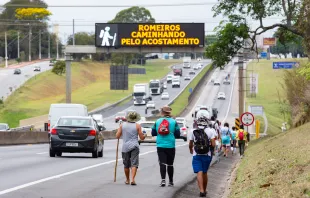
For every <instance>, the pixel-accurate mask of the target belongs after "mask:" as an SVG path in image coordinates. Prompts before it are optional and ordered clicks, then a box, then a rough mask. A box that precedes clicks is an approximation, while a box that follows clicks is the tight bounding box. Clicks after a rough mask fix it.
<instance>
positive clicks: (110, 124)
mask: <svg viewBox="0 0 310 198" xmlns="http://www.w3.org/2000/svg"><path fill="white" fill-rule="evenodd" d="M209 62H210V61H204V62H203V64H204V67H205V66H206V65H207V64H209ZM202 69H203V68H202ZM202 69H200V70H197V71H196V74H195V75H190V76H191V78H192V79H193V78H194V77H196V76H197V75H198V74H199V73H200V72H201V71H202ZM191 70H192V69H184V70H183V76H182V77H181V87H180V88H172V84H171V83H170V84H167V89H166V90H165V91H167V92H168V93H169V100H162V99H161V95H153V96H152V100H153V101H154V102H155V106H156V109H159V108H160V107H162V106H164V105H167V104H168V103H169V102H170V101H172V100H173V99H174V98H175V97H176V96H177V95H178V94H179V93H180V92H181V91H182V90H183V88H185V87H186V86H187V85H188V84H189V83H190V82H191V81H185V80H184V76H186V75H189V72H190V71H191ZM145 108H146V106H145V105H137V106H134V105H132V106H129V107H127V108H124V109H123V111H127V110H136V111H137V112H138V113H139V114H140V115H141V116H145V117H147V116H151V115H152V114H151V111H152V110H153V109H149V110H148V112H147V114H145ZM113 111H114V113H115V112H116V111H115V109H113ZM110 115H111V114H110ZM114 117H115V115H113V114H112V116H109V117H107V118H105V119H104V122H105V123H106V124H105V126H106V128H107V130H114V129H116V128H117V127H118V126H119V124H118V123H115V120H114Z"/></svg>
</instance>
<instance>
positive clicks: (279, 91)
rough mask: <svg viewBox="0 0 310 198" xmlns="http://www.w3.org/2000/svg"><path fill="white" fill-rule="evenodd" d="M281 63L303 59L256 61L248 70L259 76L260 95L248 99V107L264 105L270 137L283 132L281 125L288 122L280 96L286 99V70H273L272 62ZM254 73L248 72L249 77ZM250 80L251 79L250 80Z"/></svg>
mask: <svg viewBox="0 0 310 198" xmlns="http://www.w3.org/2000/svg"><path fill="white" fill-rule="evenodd" d="M275 61H276V62H280V61H284V62H287V61H302V59H298V60H296V59H280V60H279V59H274V60H260V61H259V62H257V61H256V60H254V61H253V62H251V63H250V64H249V65H248V66H247V70H254V71H253V73H256V74H258V94H257V95H256V97H255V98H246V104H247V106H248V105H262V106H263V107H264V111H265V114H266V116H267V119H268V131H267V134H268V135H275V134H277V133H280V132H281V125H282V123H283V122H287V116H286V118H285V119H284V116H283V115H282V114H281V104H280V103H279V96H280V98H281V99H282V100H283V98H286V95H285V92H284V90H283V88H282V85H283V76H284V69H273V68H272V62H275ZM251 73H252V71H248V73H247V76H249V74H251ZM249 80H250V79H249Z"/></svg>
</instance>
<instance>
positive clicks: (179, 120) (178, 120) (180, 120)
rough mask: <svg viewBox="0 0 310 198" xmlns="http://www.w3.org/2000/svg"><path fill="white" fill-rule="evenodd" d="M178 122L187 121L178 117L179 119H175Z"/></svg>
mask: <svg viewBox="0 0 310 198" xmlns="http://www.w3.org/2000/svg"><path fill="white" fill-rule="evenodd" d="M175 120H176V121H177V122H184V121H185V119H184V118H177V119H175Z"/></svg>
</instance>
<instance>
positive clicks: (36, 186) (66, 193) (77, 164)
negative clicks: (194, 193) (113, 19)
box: [0, 64, 238, 198]
mask: <svg viewBox="0 0 310 198" xmlns="http://www.w3.org/2000/svg"><path fill="white" fill-rule="evenodd" d="M236 71H237V67H234V66H233V65H232V64H229V65H228V66H226V67H225V70H217V71H215V72H214V74H213V75H216V76H218V79H219V80H220V81H221V82H222V80H223V79H224V77H225V76H226V75H227V73H230V75H231V85H223V84H221V85H220V86H214V85H213V83H210V82H209V83H206V85H205V87H204V89H203V91H202V93H201V95H200V98H199V99H198V100H197V103H196V104H197V105H198V104H204V105H207V106H210V105H214V106H215V107H218V108H219V119H220V120H224V119H225V118H226V119H229V118H231V117H232V113H231V106H232V105H233V104H230V98H233V97H230V94H231V93H233V94H236V93H238V91H237V90H233V91H232V88H233V85H232V83H233V82H234V80H236V79H235V74H236ZM219 91H223V92H225V93H226V100H217V99H216V97H217V93H218V92H219ZM193 109H194V107H193ZM191 112H192V111H191ZM226 115H227V116H226ZM186 118H187V121H188V122H189V126H192V125H191V123H192V118H191V113H189V114H188V115H187V116H186ZM120 148H121V143H120ZM115 152H116V140H109V141H105V145H104V156H103V158H97V159H93V158H91V155H90V154H70V153H64V154H63V157H56V158H50V157H49V155H48V145H47V144H43V145H24V146H9V147H0V163H1V166H0V197H1V198H2V197H6V198H11V197H14V198H19V197H31V198H32V197H33V198H36V197H38V198H41V197H44V198H46V197H66V198H67V197H68V198H70V197H72V198H76V197H81V198H82V197H83V198H84V197H89V198H90V197H92V198H93V197H94V198H96V197H98V198H99V197H108V198H121V197H135V198H140V197H141V198H142V197H143V198H145V197H148V198H152V197H165V198H166V197H167V198H168V197H172V196H173V195H174V193H175V192H176V191H177V190H178V189H179V188H181V187H183V186H184V185H185V184H186V183H187V182H188V181H189V179H191V178H192V177H193V176H194V174H193V172H192V167H191V159H192V158H191V155H190V154H189V151H188V145H187V143H184V142H183V140H177V149H176V159H175V178H174V179H175V187H165V188H161V187H159V182H160V174H159V165H158V160H157V153H156V147H155V145H154V144H143V145H141V146H140V166H139V170H138V174H137V178H136V182H137V184H138V186H127V185H125V184H124V181H125V177H124V173H123V165H122V161H121V160H120V159H119V163H118V172H117V182H116V183H114V182H113V175H114V165H115ZM118 156H119V158H120V156H121V153H120V152H119V155H118Z"/></svg>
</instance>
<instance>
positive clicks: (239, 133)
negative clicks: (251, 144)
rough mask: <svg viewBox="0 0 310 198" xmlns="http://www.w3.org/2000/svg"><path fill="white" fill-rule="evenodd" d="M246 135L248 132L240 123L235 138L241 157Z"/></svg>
mask: <svg viewBox="0 0 310 198" xmlns="http://www.w3.org/2000/svg"><path fill="white" fill-rule="evenodd" d="M247 135H248V133H247V132H246V131H245V130H244V127H243V125H240V129H239V130H238V131H237V135H236V139H237V140H238V145H239V152H240V156H241V158H243V156H244V147H245V144H246V143H247Z"/></svg>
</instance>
